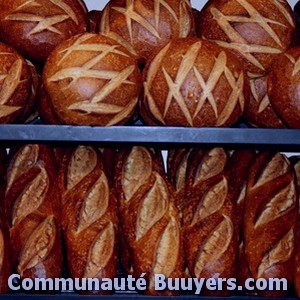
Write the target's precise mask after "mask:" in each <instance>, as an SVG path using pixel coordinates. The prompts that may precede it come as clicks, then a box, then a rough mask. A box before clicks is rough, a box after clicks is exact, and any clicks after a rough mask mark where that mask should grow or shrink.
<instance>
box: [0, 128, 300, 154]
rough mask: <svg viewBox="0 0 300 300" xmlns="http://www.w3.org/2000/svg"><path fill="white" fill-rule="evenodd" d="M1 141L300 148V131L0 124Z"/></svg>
mask: <svg viewBox="0 0 300 300" xmlns="http://www.w3.org/2000/svg"><path fill="white" fill-rule="evenodd" d="M0 141H1V142H23V143H24V142H28V143H33V142H41V143H43V142H47V143H48V142H56V143H61V142H74V143H75V142H76V143H78V142H80V143H93V142H100V143H147V144H149V143H160V144H177V145H178V146H180V145H183V144H184V145H186V144H209V145H229V146H231V145H232V146H238V145H248V146H251V145H252V146H273V145H274V146H276V147H287V148H289V147H292V148H293V149H295V148H299V149H300V130H296V129H256V128H182V127H151V126H114V127H90V126H66V125H59V126H56V125H0Z"/></svg>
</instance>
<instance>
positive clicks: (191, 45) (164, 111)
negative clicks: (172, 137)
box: [140, 37, 249, 127]
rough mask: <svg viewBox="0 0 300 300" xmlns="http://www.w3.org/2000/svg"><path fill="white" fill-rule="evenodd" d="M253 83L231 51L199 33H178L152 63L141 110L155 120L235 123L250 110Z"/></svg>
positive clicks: (163, 122)
mask: <svg viewBox="0 0 300 300" xmlns="http://www.w3.org/2000/svg"><path fill="white" fill-rule="evenodd" d="M248 88H249V85H248V79H247V77H246V76H245V74H244V69H243V66H242V64H241V63H240V61H239V60H238V59H237V57H236V56H235V55H234V54H232V53H231V52H230V51H228V50H226V49H223V48H221V47H219V46H218V45H217V44H215V43H211V42H208V41H205V40H200V39H198V38H193V37H190V38H185V39H175V40H172V41H171V42H170V43H169V44H167V46H165V47H164V48H163V49H161V51H160V52H159V53H158V54H157V55H156V56H154V58H153V59H152V60H150V61H149V63H148V64H147V65H146V68H145V70H144V98H143V100H142V103H141V106H142V109H141V111H140V112H141V114H142V116H143V117H144V115H143V112H146V116H145V118H144V119H145V121H146V122H147V120H149V119H150V120H151V123H150V125H152V123H156V124H159V125H167V126H190V127H201V126H219V127H220V126H222V127H226V126H231V125H233V124H234V123H235V122H237V120H238V119H239V118H240V117H241V115H242V113H243V112H244V109H245V106H246V105H247V103H248V96H249V95H248V92H249V90H248ZM152 119H153V120H154V122H152Z"/></svg>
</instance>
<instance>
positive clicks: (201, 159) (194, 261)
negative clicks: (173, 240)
mask: <svg viewBox="0 0 300 300" xmlns="http://www.w3.org/2000/svg"><path fill="white" fill-rule="evenodd" d="M227 163H228V154H227V153H226V152H225V150H224V149H222V148H213V149H209V150H194V151H193V153H192V154H191V156H190V159H189V162H188V166H189V167H188V175H187V192H186V199H185V201H186V205H185V208H184V215H183V218H184V225H183V236H184V244H185V247H184V249H185V257H186V261H187V267H188V270H189V273H190V275H191V276H192V277H196V278H219V277H220V278H234V277H235V274H236V259H237V247H238V243H237V232H236V225H235V222H236V221H235V220H236V207H235V203H234V202H233V200H232V198H231V193H230V190H229V178H228V176H227V175H226V172H225V167H226V164H227ZM205 293H206V294H210V292H208V291H205ZM216 294H220V295H221V294H222V295H227V292H226V291H224V292H220V293H216Z"/></svg>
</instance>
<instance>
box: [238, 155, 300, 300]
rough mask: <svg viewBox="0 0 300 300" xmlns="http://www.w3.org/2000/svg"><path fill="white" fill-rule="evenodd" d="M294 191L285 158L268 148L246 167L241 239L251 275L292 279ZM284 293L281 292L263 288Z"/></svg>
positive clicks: (296, 193)
mask: <svg viewBox="0 0 300 300" xmlns="http://www.w3.org/2000/svg"><path fill="white" fill-rule="evenodd" d="M298 207H299V204H298V192H297V188H296V180H295V176H294V171H293V169H292V167H291V165H290V163H289V160H288V159H287V158H286V157H285V156H284V155H283V154H280V153H272V152H269V151H265V152H261V153H259V154H258V155H257V157H256V159H255V162H254V163H253V164H252V166H251V168H250V170H249V177H248V182H247V192H246V198H245V217H244V218H245V219H244V241H245V254H246V259H247V262H248V266H249V270H250V272H251V277H253V278H255V279H257V278H266V279H268V278H286V279H287V282H288V284H289V285H290V284H291V283H292V282H293V272H292V271H291V270H293V264H294V254H295V236H296V225H297V219H298ZM263 294H264V295H267V296H284V294H285V291H265V292H263Z"/></svg>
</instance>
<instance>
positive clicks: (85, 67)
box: [43, 33, 140, 126]
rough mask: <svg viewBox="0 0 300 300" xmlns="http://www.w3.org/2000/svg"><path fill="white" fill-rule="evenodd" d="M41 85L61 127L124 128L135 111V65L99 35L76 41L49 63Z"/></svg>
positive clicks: (64, 46)
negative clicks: (67, 125) (120, 125)
mask: <svg viewBox="0 0 300 300" xmlns="http://www.w3.org/2000/svg"><path fill="white" fill-rule="evenodd" d="M43 84H44V88H45V89H46V92H47V94H48V95H49V99H50V101H51V104H52V107H53V112H54V114H55V115H56V116H57V118H58V119H59V120H60V121H61V122H62V123H65V124H71V125H95V126H96V125H98V126H111V125H116V124H124V123H125V122H126V121H127V120H129V119H130V117H131V116H132V114H133V113H134V110H135V107H136V105H137V101H138V96H139V91H140V72H139V68H138V64H137V61H136V60H135V59H134V58H133V57H132V56H131V54H130V53H129V52H128V51H127V50H126V49H125V48H124V47H123V46H121V45H120V44H118V43H117V42H115V41H114V40H112V39H110V38H108V37H105V36H103V35H100V34H92V33H86V34H82V35H77V36H75V37H73V38H70V39H69V40H67V41H65V42H63V43H61V44H60V45H59V46H57V47H56V48H55V50H54V51H53V52H52V53H51V55H50V56H49V58H48V59H47V62H46V65H45V68H44V72H43Z"/></svg>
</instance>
